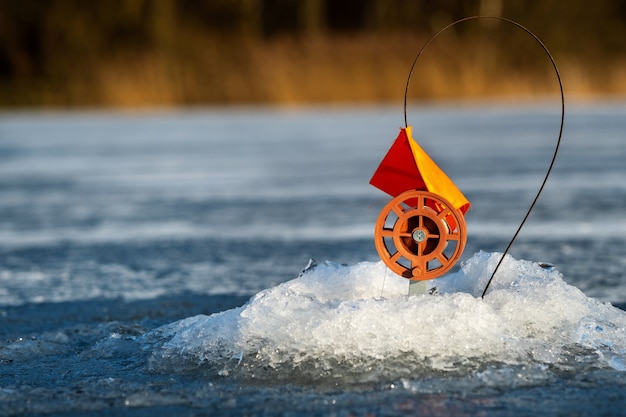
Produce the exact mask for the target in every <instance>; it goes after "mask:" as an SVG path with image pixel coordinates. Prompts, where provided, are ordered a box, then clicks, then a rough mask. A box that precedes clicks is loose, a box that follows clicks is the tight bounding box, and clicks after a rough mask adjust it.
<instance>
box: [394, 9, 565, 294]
mask: <svg viewBox="0 0 626 417" xmlns="http://www.w3.org/2000/svg"><path fill="white" fill-rule="evenodd" d="M475 19H495V20H499V21H502V22H506V23H510V24H512V25H514V26H516V27H518V28H520V29H522V30H523V31H524V32H526V33H528V34H529V35H530V36H531V37H532V38H533V39H534V40H535V41H537V43H538V44H539V46H541V48H542V49H543V50H544V52H545V53H546V55H547V56H548V58H549V59H550V62H551V63H552V67H553V68H554V72H555V74H556V78H557V81H558V83H559V89H560V92H561V126H560V128H559V136H558V138H557V141H556V147H555V148H554V154H553V155H552V160H551V161H550V165H549V166H548V170H547V172H546V175H545V177H544V178H543V181H542V183H541V186H540V187H539V190H538V191H537V194H536V195H535V198H534V199H533V201H532V203H531V204H530V207H529V208H528V211H527V212H526V215H525V216H524V218H523V219H522V221H521V223H520V225H519V227H518V228H517V230H516V232H515V234H514V235H513V237H512V238H511V241H510V242H509V244H508V245H507V247H506V249H505V250H504V252H503V253H502V256H501V257H500V260H499V261H498V264H497V265H496V267H495V269H494V270H493V272H492V273H491V277H490V278H489V281H487V285H486V286H485V289H484V290H483V293H482V296H481V298H484V297H485V294H487V290H488V289H489V286H490V285H491V282H492V281H493V278H494V277H495V275H496V272H498V269H499V268H500V265H501V264H502V261H503V260H504V258H505V257H506V255H507V254H508V252H509V250H510V249H511V246H512V245H513V242H515V239H517V236H518V235H519V233H520V231H521V230H522V227H524V224H525V223H526V220H527V219H528V217H529V216H530V213H531V212H532V211H533V209H534V208H535V205H536V204H537V200H539V196H540V195H541V192H542V191H543V189H544V187H545V185H546V183H547V181H548V177H549V176H550V173H551V172H552V168H553V167H554V162H555V160H556V156H557V154H558V152H559V147H560V146H561V138H562V137H563V127H564V125H565V95H564V94H563V83H562V81H561V74H560V73H559V69H558V67H557V65H556V62H555V61H554V58H553V57H552V54H550V51H549V50H548V48H547V47H546V46H545V45H544V43H543V42H542V41H541V39H539V38H538V37H537V35H535V34H534V33H533V32H531V31H530V30H529V29H527V28H526V27H524V26H522V25H521V24H519V23H517V22H515V21H513V20H510V19H507V18H504V17H499V16H470V17H465V18H463V19H459V20H456V21H454V22H452V23H450V24H448V25H447V26H445V27H444V28H443V29H440V30H439V31H438V32H437V33H435V34H434V35H432V36H431V37H430V38H429V39H428V40H427V41H426V43H424V45H423V46H422V48H421V49H420V50H419V52H418V53H417V55H416V56H415V59H414V60H413V64H411V69H410V70H409V76H408V78H407V80H406V86H405V89H404V125H405V127H408V125H409V124H408V121H407V110H406V107H407V97H408V93H409V84H410V83H411V75H413V70H414V68H415V64H416V63H417V60H418V59H419V58H420V56H421V55H422V53H423V52H424V50H425V49H426V47H427V46H428V45H429V44H430V43H431V42H432V41H433V40H435V38H437V37H438V36H439V35H440V34H442V33H443V32H445V31H446V30H448V29H449V28H451V27H452V26H454V25H457V24H459V23H462V22H466V21H468V20H475Z"/></svg>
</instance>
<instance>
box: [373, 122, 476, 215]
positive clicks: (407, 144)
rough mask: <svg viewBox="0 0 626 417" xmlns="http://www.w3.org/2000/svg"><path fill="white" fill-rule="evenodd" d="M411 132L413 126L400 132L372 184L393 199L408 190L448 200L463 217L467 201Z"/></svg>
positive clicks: (466, 208) (375, 173) (376, 172)
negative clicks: (419, 191)
mask: <svg viewBox="0 0 626 417" xmlns="http://www.w3.org/2000/svg"><path fill="white" fill-rule="evenodd" d="M411 131H412V128H411V126H408V127H407V128H406V129H400V134H399V135H398V137H397V138H396V140H395V141H394V143H393V144H392V145H391V148H390V149H389V151H388V152H387V154H386V155H385V157H384V158H383V160H382V162H381V163H380V165H379V166H378V168H377V169H376V171H375V172H374V175H373V176H372V179H371V180H370V184H372V185H373V186H374V187H376V188H378V189H380V190H382V191H384V192H386V193H387V194H389V195H391V196H392V197H395V196H397V195H400V194H401V193H403V192H405V191H408V190H422V191H428V192H431V193H433V194H437V195H439V196H440V197H443V198H444V199H446V200H448V201H449V202H450V204H452V205H453V206H454V207H455V208H456V209H458V210H460V211H461V212H462V213H465V212H467V210H468V209H469V208H470V203H469V201H468V200H467V198H465V196H464V195H463V193H461V191H460V190H459V189H458V188H457V187H456V185H455V184H454V183H453V182H452V180H450V178H448V176H447V175H446V174H445V173H444V172H443V171H442V170H441V168H439V167H438V166H437V164H435V162H434V161H433V160H432V159H431V158H430V157H429V156H428V154H426V152H424V150H423V149H422V148H421V147H420V146H419V144H418V143H417V142H416V141H415V139H413V137H412V134H411V133H412V132H411Z"/></svg>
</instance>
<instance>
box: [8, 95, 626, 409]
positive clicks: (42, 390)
mask: <svg viewBox="0 0 626 417" xmlns="http://www.w3.org/2000/svg"><path fill="white" fill-rule="evenodd" d="M559 112H560V108H559V106H558V104H554V103H546V104H540V105H524V106H508V105H498V104H480V105H478V104H477V105H448V106H430V107H421V106H413V107H412V108H410V110H409V122H410V123H411V124H412V125H413V131H414V137H415V138H416V140H418V141H419V142H420V144H421V145H422V147H423V148H424V149H425V150H426V151H427V152H428V153H429V154H430V155H431V156H432V157H433V159H434V160H435V161H436V162H437V163H438V164H439V165H440V166H441V167H442V168H443V169H444V170H445V171H446V172H447V173H448V175H449V176H450V177H451V178H452V179H453V180H454V181H455V182H456V183H457V185H458V186H459V188H460V189H461V190H462V191H463V192H464V193H465V195H466V196H467V197H468V198H469V200H470V201H471V202H472V206H473V207H472V210H471V211H470V212H469V213H468V215H467V216H466V219H467V223H468V235H469V238H468V244H467V247H466V249H465V252H464V254H463V256H462V258H461V259H462V262H461V264H462V268H461V266H459V267H457V268H455V269H454V270H453V272H451V273H450V274H449V275H448V276H446V277H444V278H440V279H437V280H434V281H432V282H430V286H433V287H434V286H436V287H437V293H436V294H435V295H424V296H412V297H407V296H406V293H407V285H408V283H407V281H406V280H403V279H401V278H397V277H395V276H393V275H392V274H391V273H389V272H386V271H385V268H384V266H383V264H382V263H381V262H380V261H379V259H378V256H377V254H376V250H375V248H374V243H373V227H374V223H375V220H376V217H377V216H378V213H379V211H380V210H381V209H382V207H383V206H384V205H385V204H386V202H387V201H388V200H389V197H388V196H386V195H385V194H383V193H382V192H381V191H379V190H377V189H374V188H373V187H371V186H370V185H369V184H368V181H369V179H370V177H371V175H372V173H373V171H374V170H375V168H376V167H377V165H378V163H379V162H380V160H381V159H382V157H383V156H384V154H385V152H386V151H387V149H388V147H389V146H390V145H391V143H392V141H393V140H394V139H395V137H396V136H397V134H398V129H399V128H400V127H401V126H402V124H403V115H402V109H401V108H399V107H360V108H359V107H356V108H332V109H320V108H310V109H299V110H281V109H270V108H251V109H234V110H181V111H153V112H137V113H117V112H78V113H35V112H32V113H29V112H24V113H3V114H0V369H1V371H0V414H2V415H23V414H29V413H30V414H37V413H45V414H52V415H65V414H68V415H69V414H76V413H78V412H80V413H81V414H82V415H103V414H104V415H148V414H149V415H152V416H153V415H171V414H176V415H198V414H201V415H202V414H206V415H233V414H234V415H238V414H239V415H329V414H333V415H339V416H347V415H366V414H374V415H390V416H391V415H407V414H408V415H434V416H449V415H459V416H461V415H468V416H469V415H479V414H481V413H485V414H488V415H502V416H525V415H553V414H555V413H557V412H558V413H563V414H568V413H569V414H572V413H573V414H576V413H577V415H599V414H602V413H605V414H608V415H623V414H624V409H625V408H626V313H624V307H626V281H624V279H623V278H624V275H625V272H624V271H625V270H626V239H625V238H624V236H626V214H625V212H624V207H626V182H625V181H624V179H625V178H626V164H625V163H624V161H625V160H626V142H625V140H624V137H625V136H624V133H625V132H626V105H625V104H623V103H600V104H594V105H591V104H590V105H584V106H583V105H571V106H569V107H568V109H567V114H566V127H565V132H564V138H563V144H562V148H561V153H560V154H559V157H558V158H557V163H556V166H555V168H554V171H553V174H552V177H551V178H550V180H549V182H548V185H547V187H546V189H545V190H544V194H543V196H542V198H541V199H540V201H539V204H538V205H537V207H536V209H535V211H534V212H533V214H532V216H531V217H530V220H529V221H528V223H527V225H526V227H525V229H523V231H522V233H521V235H520V236H519V238H518V241H517V242H516V243H515V245H514V246H513V248H512V250H511V252H510V255H512V257H511V258H510V259H507V261H506V262H505V264H504V265H503V269H502V272H501V273H499V275H498V277H497V278H496V281H495V282H494V284H493V288H492V290H490V293H489V294H488V295H487V297H486V298H485V299H484V300H481V299H480V292H481V290H482V287H483V286H484V282H485V280H486V279H487V278H488V276H489V271H490V268H491V269H492V268H493V266H494V262H497V260H498V255H497V253H498V252H502V251H503V250H504V248H505V247H506V244H507V243H508V240H509V239H510V238H511V236H512V234H513V233H514V231H515V229H516V228H517V225H518V223H519V221H520V220H521V218H522V217H523V215H524V214H525V211H526V210H527V207H528V205H529V204H530V201H531V200H532V198H533V196H534V193H535V192H536V189H537V187H538V186H539V183H540V181H541V179H542V177H543V175H544V174H545V171H546V169H547V166H548V163H549V161H550V158H551V156H552V155H551V153H552V151H553V149H554V145H555V142H556V137H557V134H558V128H559V116H560V113H559ZM310 258H313V259H315V260H317V263H318V266H317V267H316V268H314V269H312V270H310V271H308V272H307V273H305V274H302V275H301V276H299V275H300V271H301V270H302V269H303V268H304V267H305V266H306V265H307V263H308V261H309V259H310ZM537 262H549V263H551V264H554V265H555V267H556V269H555V270H552V271H548V270H545V269H542V268H540V267H539V266H537Z"/></svg>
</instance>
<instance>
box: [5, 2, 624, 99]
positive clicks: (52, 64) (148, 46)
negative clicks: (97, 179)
mask: <svg viewBox="0 0 626 417" xmlns="http://www.w3.org/2000/svg"><path fill="white" fill-rule="evenodd" d="M478 14H481V15H492V16H503V17H507V18H509V19H513V20H515V21H517V22H519V23H521V24H522V25H524V26H526V27H527V28H529V29H530V30H531V31H533V32H534V33H535V34H536V35H537V36H538V37H539V38H541V39H542V41H543V42H544V43H545V44H546V45H547V47H548V48H549V49H550V51H551V52H552V54H553V55H554V57H555V59H556V62H557V63H558V65H559V68H560V70H561V72H562V76H563V82H564V85H565V89H566V92H567V94H568V97H569V98H572V97H579V98H585V97H594V96H607V95H624V94H625V93H626V42H624V40H625V39H626V1H619V0H598V1H594V2H589V1H583V0H569V1H559V0H543V1H539V0H530V1H529V0H508V1H505V0H465V1H456V0H439V1H425V0H424V1H414V0H341V1H330V0H202V1H200V0H94V1H82V0H49V1H45V2H42V1H38V0H0V107H4V108H9V107H39V106H47V107H77V106H92V107H141V106H152V107H155V106H190V105H232V104H260V103H270V104H281V105H291V104H302V103H368V102H393V103H399V102H401V100H402V97H403V94H404V82H405V80H406V76H407V73H408V70H409V67H410V65H411V62H412V60H413V58H414V57H415V54H416V53H417V51H418V50H419V48H420V47H421V45H422V44H423V42H424V41H425V40H426V39H427V38H428V37H429V36H430V35H432V34H433V33H434V32H435V31H437V30H439V29H440V28H442V27H443V26H445V25H446V24H447V23H450V22H452V21H454V20H456V19H458V18H462V17H465V16H471V15H478ZM555 90H556V87H555V83H554V74H553V72H552V68H551V66H550V63H549V61H548V60H547V59H546V57H545V54H544V52H543V51H542V50H541V49H540V48H538V46H537V44H536V43H535V41H534V40H533V39H532V38H530V37H529V36H528V35H527V34H526V33H524V32H523V31H521V30H519V29H518V28H516V27H514V26H512V25H509V24H506V23H502V22H498V21H495V20H475V21H471V22H468V23H464V24H462V25H457V26H456V27H454V28H453V29H452V30H449V31H447V32H446V33H445V34H444V35H442V36H440V37H439V38H437V41H436V42H435V43H434V44H432V45H431V47H429V48H428V50H427V53H425V55H423V58H422V59H421V60H420V61H419V65H418V67H417V68H416V72H415V74H414V76H413V79H412V84H411V94H412V95H413V96H414V98H420V99H446V98H451V97H464V98H477V97H507V96H516V97H521V96H536V95H538V94H539V95H540V94H544V93H546V92H549V93H551V92H554V91H555Z"/></svg>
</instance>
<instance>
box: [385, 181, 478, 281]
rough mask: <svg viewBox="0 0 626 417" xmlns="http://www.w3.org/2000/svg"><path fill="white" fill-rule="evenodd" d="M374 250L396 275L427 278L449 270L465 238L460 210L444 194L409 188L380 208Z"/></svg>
mask: <svg viewBox="0 0 626 417" xmlns="http://www.w3.org/2000/svg"><path fill="white" fill-rule="evenodd" d="M374 239H375V243H376V250H377V251H378V254H379V255H380V257H381V259H382V260H383V262H384V263H385V264H386V265H387V266H388V267H389V269H391V270H392V271H393V272H395V273H396V274H398V275H401V276H403V277H405V278H409V279H411V280H428V279H434V278H437V277H439V276H441V275H443V274H445V273H446V272H448V271H449V270H450V269H451V268H452V267H453V266H454V264H455V263H456V261H457V260H458V259H459V258H460V257H461V254H462V253H463V250H464V249H465V243H466V241H467V227H466V225H465V218H464V217H463V214H462V213H461V212H460V211H459V210H457V209H455V208H454V207H453V206H452V205H451V204H450V203H449V202H447V201H446V200H445V199H444V198H442V197H440V196H438V195H436V194H433V193H429V192H427V191H419V190H409V191H405V192H403V193H402V194H400V195H398V196H397V197H395V198H393V199H392V200H391V201H390V202H389V203H387V205H386V206H385V207H384V208H383V209H382V211H381V212H380V214H379V215H378V220H377V221H376V229H375V230H374Z"/></svg>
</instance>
